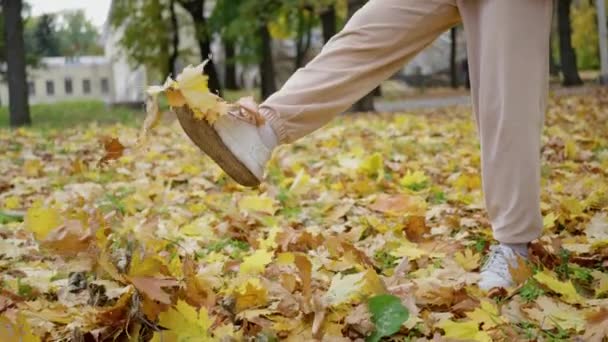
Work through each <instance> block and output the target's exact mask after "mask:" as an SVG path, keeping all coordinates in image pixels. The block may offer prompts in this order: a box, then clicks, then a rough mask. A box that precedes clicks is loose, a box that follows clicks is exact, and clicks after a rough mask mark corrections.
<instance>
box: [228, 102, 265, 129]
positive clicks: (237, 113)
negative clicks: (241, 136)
mask: <svg viewBox="0 0 608 342" xmlns="http://www.w3.org/2000/svg"><path fill="white" fill-rule="evenodd" d="M228 114H230V115H232V116H233V117H235V118H236V119H239V120H241V121H244V122H247V123H250V124H252V125H254V126H256V127H260V126H262V125H263V124H264V123H265V121H266V120H265V119H264V117H263V116H262V115H260V112H259V110H258V104H257V103H256V102H255V100H254V99H253V97H252V96H249V97H244V98H242V99H240V100H238V101H237V102H236V104H234V105H232V106H231V108H230V109H229V110H228Z"/></svg>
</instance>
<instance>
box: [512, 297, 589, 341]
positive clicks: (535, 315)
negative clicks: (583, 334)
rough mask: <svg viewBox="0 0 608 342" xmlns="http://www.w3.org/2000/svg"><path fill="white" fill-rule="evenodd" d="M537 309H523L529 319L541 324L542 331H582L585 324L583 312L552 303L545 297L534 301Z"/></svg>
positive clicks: (562, 304) (565, 305) (568, 306)
mask: <svg viewBox="0 0 608 342" xmlns="http://www.w3.org/2000/svg"><path fill="white" fill-rule="evenodd" d="M535 303H536V305H537V306H538V307H537V308H524V309H523V311H525V312H526V313H527V314H528V316H530V318H532V319H534V320H536V321H537V322H539V323H540V324H541V328H542V329H552V328H556V327H559V328H561V329H566V330H568V329H574V330H575V331H577V332H578V331H582V330H583V329H584V328H585V324H586V323H587V321H586V319H585V312H584V311H583V310H578V309H576V308H573V307H572V306H570V305H567V304H564V303H559V302H555V301H553V300H552V299H551V298H549V297H547V296H541V297H538V298H537V299H536V301H535Z"/></svg>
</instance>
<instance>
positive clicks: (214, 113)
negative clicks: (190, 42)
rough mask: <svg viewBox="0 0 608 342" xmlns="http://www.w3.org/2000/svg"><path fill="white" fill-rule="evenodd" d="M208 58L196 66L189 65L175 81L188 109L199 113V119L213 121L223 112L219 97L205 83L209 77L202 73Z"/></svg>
mask: <svg viewBox="0 0 608 342" xmlns="http://www.w3.org/2000/svg"><path fill="white" fill-rule="evenodd" d="M207 63H208V60H207V61H205V62H203V63H201V64H200V65H198V66H196V67H195V66H192V65H189V66H187V67H186V68H184V70H183V71H182V72H181V74H179V75H178V76H177V78H176V79H175V81H176V82H177V86H178V88H179V90H180V92H181V95H182V96H183V97H184V99H185V100H186V103H188V106H189V107H190V109H192V110H193V111H194V112H195V113H197V114H199V115H200V116H202V117H200V119H203V118H204V119H206V120H207V121H209V123H213V122H214V121H215V120H216V119H217V117H218V116H219V115H222V114H223V113H224V107H223V106H222V102H223V101H221V99H220V98H219V97H218V96H217V95H215V94H213V93H211V92H210V91H209V87H208V85H207V83H208V80H209V77H208V76H206V75H204V74H203V70H204V69H205V65H206V64H207Z"/></svg>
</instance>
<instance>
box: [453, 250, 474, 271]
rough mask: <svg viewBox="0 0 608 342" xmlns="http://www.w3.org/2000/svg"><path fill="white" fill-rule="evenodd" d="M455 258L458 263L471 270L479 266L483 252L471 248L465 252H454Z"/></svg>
mask: <svg viewBox="0 0 608 342" xmlns="http://www.w3.org/2000/svg"><path fill="white" fill-rule="evenodd" d="M454 260H455V261H456V263H457V264H458V265H460V266H462V268H464V269H465V270H466V271H469V272H470V271H473V270H476V269H477V268H479V262H480V261H481V254H477V253H474V252H473V250H471V249H465V250H464V252H457V253H456V254H454Z"/></svg>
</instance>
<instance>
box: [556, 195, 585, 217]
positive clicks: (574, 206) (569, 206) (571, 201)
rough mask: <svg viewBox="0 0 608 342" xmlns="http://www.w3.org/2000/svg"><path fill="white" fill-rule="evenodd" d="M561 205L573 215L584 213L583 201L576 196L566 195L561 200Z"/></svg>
mask: <svg viewBox="0 0 608 342" xmlns="http://www.w3.org/2000/svg"><path fill="white" fill-rule="evenodd" d="M561 207H562V209H564V210H565V211H566V212H567V213H569V214H570V215H572V216H579V215H581V214H582V213H583V209H584V208H583V206H582V204H581V201H580V200H579V199H577V198H574V197H566V198H564V199H562V201H561Z"/></svg>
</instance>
